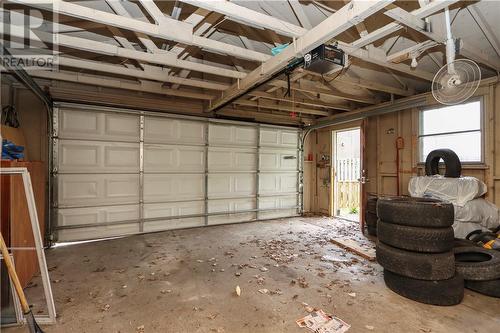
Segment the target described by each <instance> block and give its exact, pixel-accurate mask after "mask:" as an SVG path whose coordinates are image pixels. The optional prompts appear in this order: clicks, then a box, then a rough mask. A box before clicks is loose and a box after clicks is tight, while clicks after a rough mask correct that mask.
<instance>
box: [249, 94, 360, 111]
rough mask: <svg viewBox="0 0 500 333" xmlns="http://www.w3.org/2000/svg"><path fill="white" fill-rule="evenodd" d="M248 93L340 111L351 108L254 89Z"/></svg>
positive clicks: (274, 99) (279, 100)
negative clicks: (280, 95)
mask: <svg viewBox="0 0 500 333" xmlns="http://www.w3.org/2000/svg"><path fill="white" fill-rule="evenodd" d="M248 95H249V96H253V97H259V98H264V99H270V100H273V101H278V102H284V103H291V104H300V105H307V106H312V107H317V108H325V109H330V110H341V111H349V110H351V108H350V107H349V106H346V105H342V104H330V103H324V102H321V101H319V100H316V101H310V100H300V99H295V98H294V99H292V98H285V97H279V96H276V95H273V94H272V93H268V92H265V91H258V90H254V91H252V92H250V93H248Z"/></svg>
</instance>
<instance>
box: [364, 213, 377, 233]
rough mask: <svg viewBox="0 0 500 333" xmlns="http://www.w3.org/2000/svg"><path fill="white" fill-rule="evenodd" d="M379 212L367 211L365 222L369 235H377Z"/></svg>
mask: <svg viewBox="0 0 500 333" xmlns="http://www.w3.org/2000/svg"><path fill="white" fill-rule="evenodd" d="M377 219H378V218H377V214H376V213H372V212H370V211H368V210H367V211H366V214H365V223H366V230H367V231H368V235H371V236H377Z"/></svg>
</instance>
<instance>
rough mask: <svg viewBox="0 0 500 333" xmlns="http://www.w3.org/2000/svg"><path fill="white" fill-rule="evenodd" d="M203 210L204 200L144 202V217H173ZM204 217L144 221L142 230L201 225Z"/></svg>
mask: <svg viewBox="0 0 500 333" xmlns="http://www.w3.org/2000/svg"><path fill="white" fill-rule="evenodd" d="M204 212H205V202H204V201H189V202H175V203H161V204H145V205H144V217H145V218H161V217H175V216H183V215H195V214H203V213H204ZM204 224H205V218H204V217H203V216H201V217H191V218H182V219H165V220H158V221H145V222H144V231H161V230H170V229H179V228H190V227H198V226H203V225H204Z"/></svg>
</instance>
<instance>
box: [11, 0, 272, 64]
mask: <svg viewBox="0 0 500 333" xmlns="http://www.w3.org/2000/svg"><path fill="white" fill-rule="evenodd" d="M8 1H9V2H11V3H18V4H22V5H26V6H30V7H35V8H41V9H46V10H52V11H54V12H56V13H58V14H61V15H67V16H72V17H77V18H80V19H83V20H87V21H92V22H97V23H102V24H106V25H112V26H115V27H117V28H120V29H125V30H129V31H133V32H139V33H143V34H146V35H149V36H153V37H157V38H162V39H166V40H171V41H174V42H178V43H183V44H187V45H193V46H197V47H200V48H202V49H206V50H209V51H212V52H217V53H222V54H228V55H232V56H235V57H238V58H242V59H247V60H252V61H258V62H262V61H266V60H268V59H269V58H270V56H269V55H265V54H263V53H260V52H254V51H250V50H247V49H245V48H242V47H239V46H235V45H231V44H227V43H223V42H219V41H216V40H213V39H208V38H204V37H200V36H196V35H194V34H193V27H192V25H190V24H188V23H184V22H180V21H177V20H174V19H171V18H169V17H165V19H164V20H163V24H160V25H156V24H152V23H149V22H143V21H141V20H137V19H132V18H129V17H124V16H119V15H116V14H112V13H108V12H104V11H100V10H95V9H92V8H88V7H85V6H82V5H77V4H74V3H70V2H67V1H62V0H53V1H52V4H47V3H43V2H33V1H29V0H8Z"/></svg>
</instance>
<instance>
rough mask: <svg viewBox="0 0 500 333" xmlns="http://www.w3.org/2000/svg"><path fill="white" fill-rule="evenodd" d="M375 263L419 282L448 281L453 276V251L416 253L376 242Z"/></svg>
mask: <svg viewBox="0 0 500 333" xmlns="http://www.w3.org/2000/svg"><path fill="white" fill-rule="evenodd" d="M377 261H378V263H379V264H380V265H381V266H382V267H384V268H385V269H387V270H388V271H391V272H393V273H396V274H399V275H403V276H406V277H409V278H414V279H419V280H434V281H438V280H448V279H451V278H452V277H453V276H454V275H455V259H454V257H453V251H449V252H445V253H432V254H430V253H418V252H410V251H404V250H400V249H396V248H394V247H392V246H389V245H386V244H384V243H382V242H378V243H377Z"/></svg>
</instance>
